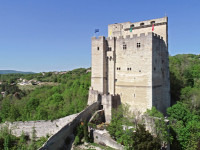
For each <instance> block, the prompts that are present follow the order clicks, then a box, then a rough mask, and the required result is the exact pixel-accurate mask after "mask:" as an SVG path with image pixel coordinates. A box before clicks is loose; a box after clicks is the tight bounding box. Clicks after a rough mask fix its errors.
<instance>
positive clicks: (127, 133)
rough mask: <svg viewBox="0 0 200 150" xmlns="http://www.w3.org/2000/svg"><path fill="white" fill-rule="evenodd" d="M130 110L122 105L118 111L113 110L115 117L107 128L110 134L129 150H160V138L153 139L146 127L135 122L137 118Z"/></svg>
mask: <svg viewBox="0 0 200 150" xmlns="http://www.w3.org/2000/svg"><path fill="white" fill-rule="evenodd" d="M128 108H129V107H128V106H127V105H122V106H120V107H119V108H118V109H117V110H116V109H114V110H113V114H114V115H112V116H113V117H112V120H111V123H110V125H109V126H108V128H107V130H108V132H109V134H110V135H111V136H112V137H113V138H114V139H115V140H116V141H117V142H118V143H120V144H122V145H124V146H125V147H126V148H127V149H128V150H132V149H135V150H144V149H146V150H158V149H160V148H161V140H160V138H159V137H153V136H152V135H151V134H150V133H149V132H148V131H146V130H145V127H144V125H142V124H139V123H138V122H137V123H136V122H134V117H135V116H133V114H132V115H131V113H130V112H129V109H128ZM123 126H124V127H125V129H123ZM128 127H131V128H128ZM134 128H135V129H134Z"/></svg>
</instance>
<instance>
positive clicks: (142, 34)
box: [108, 32, 153, 40]
mask: <svg viewBox="0 0 200 150" xmlns="http://www.w3.org/2000/svg"><path fill="white" fill-rule="evenodd" d="M149 36H153V33H152V32H148V33H147V34H145V33H140V34H133V35H126V36H117V37H116V39H117V40H120V39H135V38H143V37H149ZM108 38H111V37H108Z"/></svg>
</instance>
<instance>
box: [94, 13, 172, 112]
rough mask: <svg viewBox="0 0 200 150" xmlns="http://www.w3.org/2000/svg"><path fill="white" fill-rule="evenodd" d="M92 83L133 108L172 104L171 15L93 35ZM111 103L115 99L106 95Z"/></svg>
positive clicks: (163, 109)
mask: <svg viewBox="0 0 200 150" xmlns="http://www.w3.org/2000/svg"><path fill="white" fill-rule="evenodd" d="M92 40H94V41H92V77H91V86H92V87H93V88H94V90H97V91H98V92H101V93H103V94H112V95H117V94H118V95H119V97H120V100H121V103H127V104H129V105H130V106H131V107H130V108H131V111H136V112H138V111H140V112H141V113H143V112H145V111H146V109H150V108H152V106H155V107H156V108H157V109H158V110H159V111H161V112H163V113H165V112H166V109H167V107H168V106H169V105H170V95H169V90H170V86H169V83H170V82H169V79H170V78H169V68H168V19H167V17H163V18H158V19H152V20H147V21H140V22H134V23H132V22H125V23H115V24H112V25H108V37H106V38H105V37H103V36H100V37H93V38H92ZM105 100H106V102H107V101H108V103H106V104H108V105H104V106H103V108H104V107H105V110H107V112H108V110H109V113H111V111H110V109H108V107H107V106H109V108H110V107H113V105H112V106H111V103H110V102H111V99H105Z"/></svg>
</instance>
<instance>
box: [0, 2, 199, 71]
mask: <svg viewBox="0 0 200 150" xmlns="http://www.w3.org/2000/svg"><path fill="white" fill-rule="evenodd" d="M165 13H166V14H167V16H168V17H169V53H170V55H176V54H182V53H194V54H200V48H199V44H200V38H199V35H200V30H199V26H200V1H199V0H191V1H188V0H151V1H150V0H78V1H77V0H76V1H75V0H74V1H73V0H71V1H70V0H4V1H3V0H0V70H5V69H14V70H21V71H34V72H42V71H61V70H71V69H75V68H79V67H85V68H87V67H90V65H91V58H90V57H91V37H92V36H93V35H94V29H95V28H98V29H100V32H99V33H98V34H99V35H104V36H107V25H108V24H113V23H117V22H127V21H131V22H136V21H142V20H148V19H154V18H160V17H164V16H165Z"/></svg>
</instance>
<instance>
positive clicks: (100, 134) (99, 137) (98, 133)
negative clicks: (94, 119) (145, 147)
mask: <svg viewBox="0 0 200 150" xmlns="http://www.w3.org/2000/svg"><path fill="white" fill-rule="evenodd" d="M93 136H94V143H98V144H101V145H105V146H109V147H112V148H114V149H117V150H123V149H124V146H122V145H121V144H119V143H117V142H116V141H114V140H113V139H112V138H111V137H110V135H109V134H108V131H106V130H93Z"/></svg>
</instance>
